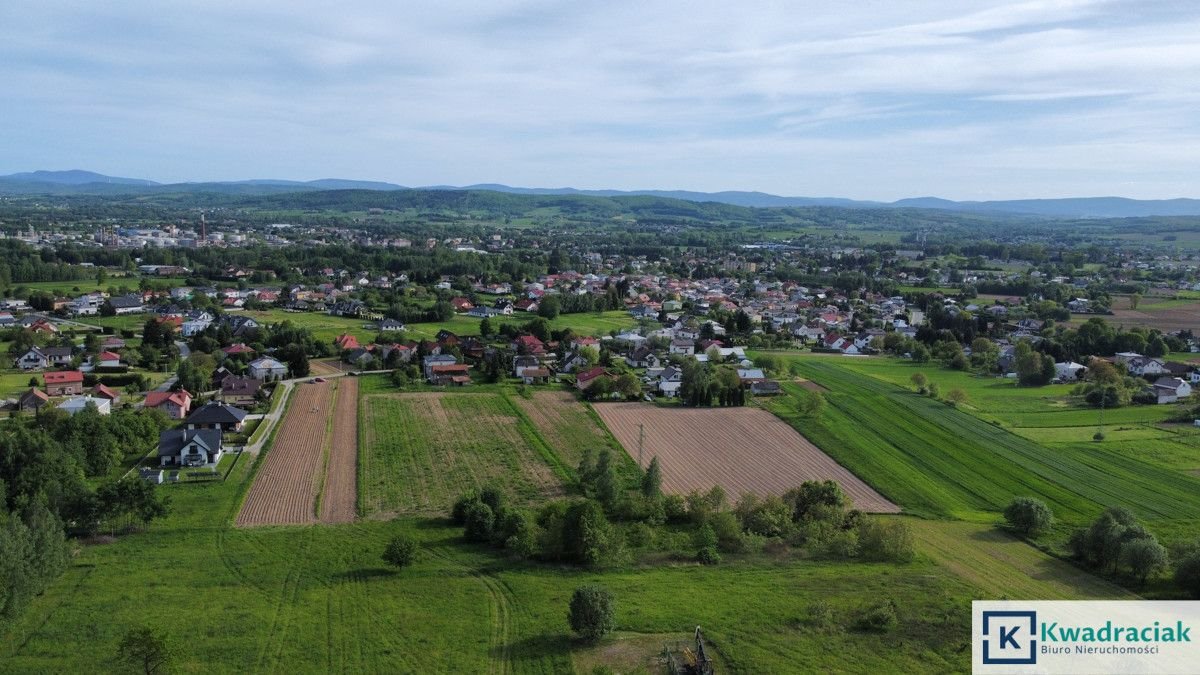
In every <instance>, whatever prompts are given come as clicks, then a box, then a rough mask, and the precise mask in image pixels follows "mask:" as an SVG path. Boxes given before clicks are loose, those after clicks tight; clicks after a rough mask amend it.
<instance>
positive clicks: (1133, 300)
mask: <svg viewBox="0 0 1200 675" xmlns="http://www.w3.org/2000/svg"><path fill="white" fill-rule="evenodd" d="M1141 301H1142V294H1141V293H1133V294H1132V295H1130V296H1129V309H1137V308H1138V303H1139V302H1141Z"/></svg>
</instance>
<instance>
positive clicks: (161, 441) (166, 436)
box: [158, 429, 221, 457]
mask: <svg viewBox="0 0 1200 675" xmlns="http://www.w3.org/2000/svg"><path fill="white" fill-rule="evenodd" d="M194 438H199V439H200V442H201V443H203V444H204V445H206V446H208V448H209V449H210V450H216V449H217V448H219V447H221V430H220V429H169V430H167V431H164V432H162V433H161V434H159V435H158V456H159V457H163V456H172V457H173V456H175V455H178V454H179V449H180V448H182V447H183V446H185V445H187V444H188V443H191V442H192V439H194Z"/></svg>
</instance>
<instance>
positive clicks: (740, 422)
mask: <svg viewBox="0 0 1200 675" xmlns="http://www.w3.org/2000/svg"><path fill="white" fill-rule="evenodd" d="M595 408H596V412H598V413H600V417H601V418H602V419H603V420H604V423H605V424H607V425H608V428H609V430H611V431H612V432H613V434H614V435H615V436H616V437H617V440H619V441H621V445H623V446H625V449H626V451H628V452H629V454H630V456H632V457H633V459H634V460H635V461H636V460H637V458H638V457H637V455H638V424H642V425H644V426H645V441H644V450H645V452H644V454H643V460H642V465H643V466H645V465H647V464H649V463H650V459H651V458H652V457H654V456H655V455H657V456H658V461H659V463H660V464H661V465H662V473H663V489H664V490H665V491H666V492H668V493H671V494H684V493H687V492H690V491H691V490H707V489H709V488H711V487H712V486H714V485H720V486H721V487H722V488H724V489H725V490H726V492H727V493H728V494H729V497H730V499H738V498H739V497H741V496H742V495H743V494H745V493H747V492H754V493H757V494H760V495H765V494H782V493H783V492H785V491H787V490H789V489H791V488H794V487H797V486H799V485H800V484H801V483H802V482H804V481H806V480H826V479H832V480H835V481H837V482H838V484H840V485H841V486H842V489H843V490H844V491H845V492H846V494H847V495H848V496H849V497H850V499H851V500H852V501H853V503H854V507H855V508H857V509H861V510H863V511H868V512H872V513H897V512H899V511H900V507H898V506H896V505H895V504H893V503H891V502H889V501H888V500H887V499H884V497H883V496H882V495H880V494H879V493H878V492H876V491H875V490H873V489H871V487H870V486H869V485H867V484H866V483H864V482H863V481H862V480H860V479H859V478H858V477H857V476H855V475H854V474H852V473H850V471H849V470H847V469H846V468H845V467H843V466H842V465H840V464H838V463H837V462H835V461H833V459H832V458H830V457H829V456H828V455H826V454H825V453H823V452H821V450H820V449H819V448H817V447H816V446H815V445H813V444H812V443H810V442H809V441H808V439H806V438H804V437H803V436H801V435H800V434H798V433H796V431H795V430H794V429H792V428H791V427H789V426H788V425H787V424H786V423H784V422H783V420H781V419H779V418H778V417H775V416H774V415H772V414H771V413H769V412H767V411H765V410H761V409H759V408H684V409H671V408H662V407H658V406H654V405H646V404H641V403H601V404H597V405H596V406H595Z"/></svg>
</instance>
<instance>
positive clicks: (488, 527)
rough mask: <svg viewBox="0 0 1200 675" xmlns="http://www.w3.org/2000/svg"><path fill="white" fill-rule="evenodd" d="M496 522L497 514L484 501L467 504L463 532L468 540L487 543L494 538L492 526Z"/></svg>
mask: <svg viewBox="0 0 1200 675" xmlns="http://www.w3.org/2000/svg"><path fill="white" fill-rule="evenodd" d="M495 524H496V514H495V512H493V511H492V509H491V507H490V506H488V505H487V504H484V503H483V502H482V501H474V502H471V503H469V504H467V506H466V508H465V509H464V511H463V534H464V535H465V536H466V538H467V541H473V542H476V543H486V542H490V541H491V540H492V528H494V527H495Z"/></svg>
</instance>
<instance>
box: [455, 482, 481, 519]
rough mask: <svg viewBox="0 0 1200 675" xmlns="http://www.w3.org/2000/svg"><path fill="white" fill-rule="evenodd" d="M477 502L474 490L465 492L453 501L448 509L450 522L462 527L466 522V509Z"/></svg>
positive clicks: (477, 495) (477, 496) (477, 497)
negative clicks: (452, 504)
mask: <svg viewBox="0 0 1200 675" xmlns="http://www.w3.org/2000/svg"><path fill="white" fill-rule="evenodd" d="M478 501H479V494H478V493H477V492H475V491H474V490H471V491H469V492H465V493H463V494H462V496H460V497H459V498H458V499H456V500H455V501H454V506H453V507H451V508H450V522H452V523H454V524H455V525H459V526H462V525H463V524H465V523H466V522H467V507H469V506H470V505H471V504H474V503H477V502H478Z"/></svg>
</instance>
